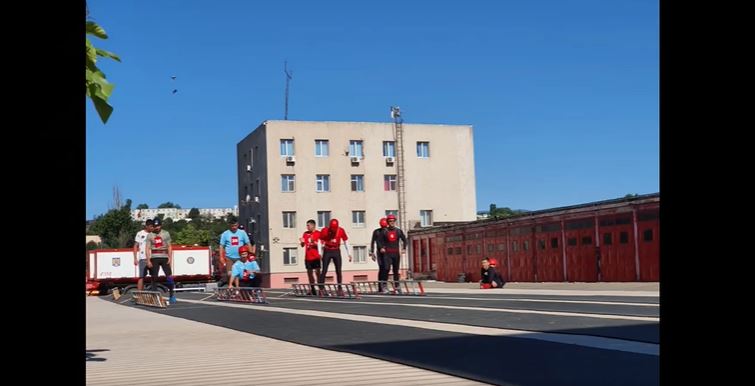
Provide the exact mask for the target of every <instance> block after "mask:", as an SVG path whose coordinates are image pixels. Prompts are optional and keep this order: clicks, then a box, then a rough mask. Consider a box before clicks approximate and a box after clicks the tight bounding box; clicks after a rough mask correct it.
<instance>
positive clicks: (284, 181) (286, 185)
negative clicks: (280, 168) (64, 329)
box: [281, 174, 294, 192]
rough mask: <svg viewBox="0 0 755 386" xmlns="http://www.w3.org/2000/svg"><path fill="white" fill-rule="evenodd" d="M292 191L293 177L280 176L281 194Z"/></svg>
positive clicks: (289, 175) (288, 175)
mask: <svg viewBox="0 0 755 386" xmlns="http://www.w3.org/2000/svg"><path fill="white" fill-rule="evenodd" d="M293 191H294V175H293V174H282V175H281V192H293Z"/></svg>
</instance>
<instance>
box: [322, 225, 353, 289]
mask: <svg viewBox="0 0 755 386" xmlns="http://www.w3.org/2000/svg"><path fill="white" fill-rule="evenodd" d="M320 240H321V241H324V246H323V254H322V271H321V272H320V280H319V283H320V284H323V283H325V276H326V275H327V274H328V266H329V265H330V261H331V260H332V261H333V264H334V265H335V267H336V281H337V282H338V284H341V283H342V281H343V277H342V274H341V264H342V262H341V241H343V245H344V246H345V247H346V254H347V255H348V256H349V262H351V255H350V254H349V242H348V241H347V240H349V236H348V235H347V234H346V231H345V230H343V228H341V227H340V226H338V220H337V219H332V220H330V224H329V226H328V227H325V228H322V230H321V231H320ZM324 288H325V287H324V286H322V285H321V286H320V290H324ZM338 293H339V295H341V293H342V290H341V286H338Z"/></svg>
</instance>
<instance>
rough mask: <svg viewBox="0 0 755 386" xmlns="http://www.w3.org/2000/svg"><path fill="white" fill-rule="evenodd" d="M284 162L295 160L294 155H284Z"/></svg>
mask: <svg viewBox="0 0 755 386" xmlns="http://www.w3.org/2000/svg"><path fill="white" fill-rule="evenodd" d="M286 162H296V157H294V156H292V155H290V156H288V157H286Z"/></svg>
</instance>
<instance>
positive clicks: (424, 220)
mask: <svg viewBox="0 0 755 386" xmlns="http://www.w3.org/2000/svg"><path fill="white" fill-rule="evenodd" d="M419 218H420V226H423V227H429V226H432V225H433V211H432V210H420V211H419Z"/></svg>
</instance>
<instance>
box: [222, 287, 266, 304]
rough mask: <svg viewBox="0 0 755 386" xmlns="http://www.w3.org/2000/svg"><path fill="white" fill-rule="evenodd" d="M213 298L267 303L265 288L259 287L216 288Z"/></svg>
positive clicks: (226, 300) (225, 300)
mask: <svg viewBox="0 0 755 386" xmlns="http://www.w3.org/2000/svg"><path fill="white" fill-rule="evenodd" d="M215 299H217V300H218V301H220V302H238V303H257V304H267V296H265V290H264V289H262V288H259V287H241V288H218V289H216V290H215Z"/></svg>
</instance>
